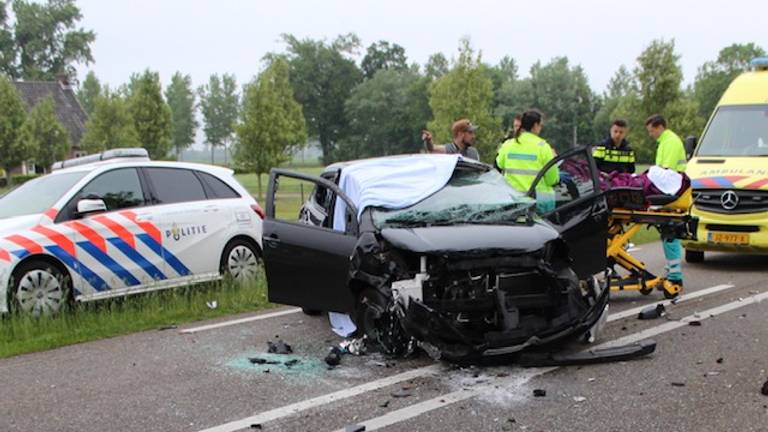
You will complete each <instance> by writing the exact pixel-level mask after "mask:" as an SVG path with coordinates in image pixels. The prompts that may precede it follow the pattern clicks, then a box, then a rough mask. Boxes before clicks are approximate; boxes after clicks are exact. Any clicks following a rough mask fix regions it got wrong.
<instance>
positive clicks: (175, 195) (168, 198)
mask: <svg viewBox="0 0 768 432" xmlns="http://www.w3.org/2000/svg"><path fill="white" fill-rule="evenodd" d="M146 172H147V175H148V176H149V179H150V181H151V182H152V186H153V187H154V190H155V196H154V198H155V200H156V201H157V204H174V203H181V202H190V201H203V200H205V199H206V196H205V191H204V190H203V185H202V184H201V183H200V181H199V180H198V179H197V176H196V175H195V173H193V172H192V171H190V170H187V169H180V168H146Z"/></svg>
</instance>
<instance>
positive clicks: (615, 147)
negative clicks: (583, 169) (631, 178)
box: [592, 119, 635, 174]
mask: <svg viewBox="0 0 768 432" xmlns="http://www.w3.org/2000/svg"><path fill="white" fill-rule="evenodd" d="M626 136H627V122H626V120H623V119H616V120H614V121H613V123H612V124H611V130H610V135H609V136H608V137H607V138H606V139H605V140H603V142H602V143H600V144H599V145H597V146H595V147H593V148H592V156H593V157H594V158H595V162H596V163H597V168H598V169H599V170H600V171H602V172H605V173H610V172H613V171H618V172H620V173H630V174H632V173H634V172H635V152H634V150H632V147H630V146H629V143H628V142H627V140H626V139H625V137H626Z"/></svg>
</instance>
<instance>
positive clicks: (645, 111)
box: [611, 40, 697, 162]
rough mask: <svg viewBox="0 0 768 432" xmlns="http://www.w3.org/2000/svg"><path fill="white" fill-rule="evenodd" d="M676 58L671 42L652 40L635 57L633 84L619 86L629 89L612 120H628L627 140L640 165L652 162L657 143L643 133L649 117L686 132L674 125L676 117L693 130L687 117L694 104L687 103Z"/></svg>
mask: <svg viewBox="0 0 768 432" xmlns="http://www.w3.org/2000/svg"><path fill="white" fill-rule="evenodd" d="M679 59H680V56H679V55H678V54H676V53H675V43H674V41H669V42H665V41H664V40H654V41H653V42H651V44H650V45H649V46H648V47H647V48H646V49H645V50H643V52H642V53H641V54H640V56H638V58H637V64H636V66H635V68H634V70H633V74H632V84H631V85H629V86H628V85H625V84H622V85H619V86H618V88H622V89H627V88H629V90H628V92H627V93H626V94H625V95H624V96H621V97H620V98H619V102H618V103H617V104H616V109H615V110H614V112H613V114H612V116H611V117H622V118H625V119H627V121H628V122H629V125H630V128H629V133H628V139H629V141H630V142H631V143H632V147H633V148H634V150H635V153H636V154H637V158H638V159H639V160H640V161H641V162H652V161H653V160H654V155H655V154H656V143H655V142H654V141H653V140H652V139H651V138H650V137H648V134H647V133H646V131H645V125H644V123H645V119H646V118H647V117H648V116H649V115H652V114H657V113H658V114H662V115H664V116H665V117H666V118H667V120H668V122H669V125H670V128H671V129H672V130H675V131H676V132H678V133H679V134H683V133H685V131H683V130H681V129H679V128H677V126H676V125H675V122H673V120H675V118H676V117H677V119H678V120H679V121H680V122H682V124H683V125H686V126H684V127H685V128H691V129H693V128H695V125H696V124H697V123H696V121H694V120H693V119H692V118H691V117H690V114H691V113H690V108H691V107H692V106H693V105H692V104H693V101H691V100H687V99H690V97H688V96H687V95H685V94H684V92H683V90H682V88H681V83H682V79H683V73H682V68H681V67H680V63H679ZM678 126H679V125H678Z"/></svg>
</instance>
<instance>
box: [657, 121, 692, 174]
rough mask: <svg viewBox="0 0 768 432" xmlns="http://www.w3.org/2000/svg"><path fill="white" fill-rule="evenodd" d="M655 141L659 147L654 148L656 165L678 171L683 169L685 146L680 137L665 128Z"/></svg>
mask: <svg viewBox="0 0 768 432" xmlns="http://www.w3.org/2000/svg"><path fill="white" fill-rule="evenodd" d="M657 142H658V143H659V147H658V148H657V149H656V165H658V166H660V167H662V168H668V169H673V170H675V171H679V172H683V171H685V165H686V157H685V146H684V145H683V141H682V140H681V139H680V137H679V136H677V134H676V133H674V132H672V131H671V130H669V129H666V130H664V132H662V134H661V135H659V139H658V140H657Z"/></svg>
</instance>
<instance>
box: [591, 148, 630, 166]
mask: <svg viewBox="0 0 768 432" xmlns="http://www.w3.org/2000/svg"><path fill="white" fill-rule="evenodd" d="M592 157H594V158H595V159H602V160H604V161H606V162H614V163H635V152H634V150H617V149H609V148H605V146H596V147H592Z"/></svg>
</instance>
